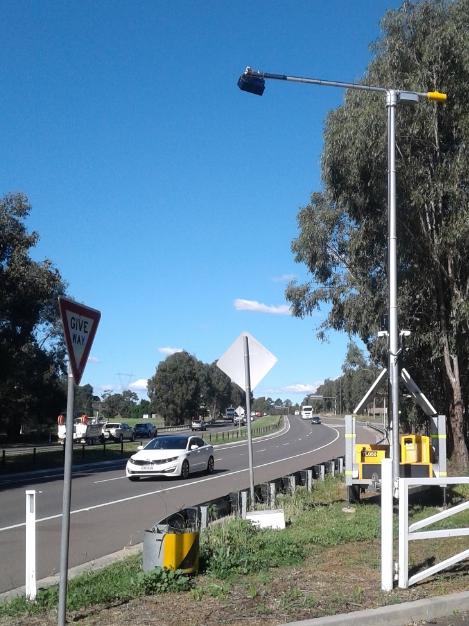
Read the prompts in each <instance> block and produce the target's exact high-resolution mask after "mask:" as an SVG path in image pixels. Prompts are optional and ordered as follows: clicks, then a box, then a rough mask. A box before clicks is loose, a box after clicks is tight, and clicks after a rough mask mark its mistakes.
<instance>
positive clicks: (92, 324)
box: [57, 297, 101, 626]
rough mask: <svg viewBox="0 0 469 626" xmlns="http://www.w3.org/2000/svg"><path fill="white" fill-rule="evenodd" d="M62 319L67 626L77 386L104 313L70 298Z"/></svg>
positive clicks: (62, 588) (62, 602) (62, 302)
mask: <svg viewBox="0 0 469 626" xmlns="http://www.w3.org/2000/svg"><path fill="white" fill-rule="evenodd" d="M59 308H60V316H61V318H62V325H63V329H64V335H65V343H66V345H67V352H68V361H69V362H68V386H67V420H66V427H65V428H66V431H65V459H64V486H63V500H62V534H61V539H60V579H59V608H58V614H57V618H58V621H57V623H58V625H59V626H65V613H66V608H67V581H68V552H69V543H70V501H71V495H72V455H73V405H74V383H75V384H77V385H79V384H80V380H81V377H82V374H83V371H84V369H85V365H86V361H87V359H88V356H89V353H90V350H91V346H92V344H93V340H94V336H95V334H96V329H97V328H98V324H99V320H100V318H101V313H100V312H99V311H97V310H96V309H90V308H89V307H86V306H83V305H81V304H78V302H74V301H73V300H68V299H67V298H63V297H60V298H59Z"/></svg>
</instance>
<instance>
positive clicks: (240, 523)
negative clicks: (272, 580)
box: [201, 519, 304, 578]
mask: <svg viewBox="0 0 469 626" xmlns="http://www.w3.org/2000/svg"><path fill="white" fill-rule="evenodd" d="M303 557H304V553H303V549H302V547H301V546H300V544H299V543H298V542H296V541H295V539H294V538H292V537H289V536H287V535H286V534H285V533H282V532H281V531H276V530H269V529H258V528H256V527H255V526H253V525H252V524H251V522H249V521H247V520H242V519H232V520H228V521H227V522H225V523H224V524H220V525H217V526H213V527H210V528H209V529H207V531H206V532H204V533H203V535H202V541H201V561H202V564H203V567H204V569H205V570H206V571H207V572H209V573H211V574H213V575H214V576H217V577H218V578H227V577H228V576H230V575H231V574H249V573H252V572H259V571H262V570H266V569H268V568H269V567H279V566H280V565H288V564H293V563H298V562H299V561H301V560H302V558H303Z"/></svg>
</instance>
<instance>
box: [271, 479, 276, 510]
mask: <svg viewBox="0 0 469 626" xmlns="http://www.w3.org/2000/svg"><path fill="white" fill-rule="evenodd" d="M269 498H270V506H271V507H272V508H273V507H275V501H276V499H277V485H276V484H275V483H274V482H272V483H269Z"/></svg>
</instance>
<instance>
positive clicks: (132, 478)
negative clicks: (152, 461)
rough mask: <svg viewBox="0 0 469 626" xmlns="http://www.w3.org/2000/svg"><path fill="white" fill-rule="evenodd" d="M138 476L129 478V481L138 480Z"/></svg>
mask: <svg viewBox="0 0 469 626" xmlns="http://www.w3.org/2000/svg"><path fill="white" fill-rule="evenodd" d="M139 478H140V477H139V476H129V480H131V481H132V482H134V481H136V480H139Z"/></svg>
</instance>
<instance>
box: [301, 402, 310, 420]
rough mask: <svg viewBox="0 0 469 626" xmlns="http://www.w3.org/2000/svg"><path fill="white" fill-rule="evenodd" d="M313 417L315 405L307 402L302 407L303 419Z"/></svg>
mask: <svg viewBox="0 0 469 626" xmlns="http://www.w3.org/2000/svg"><path fill="white" fill-rule="evenodd" d="M312 417H313V407H312V406H310V405H309V404H305V405H304V406H302V407H301V419H304V420H310V419H311V418H312Z"/></svg>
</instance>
